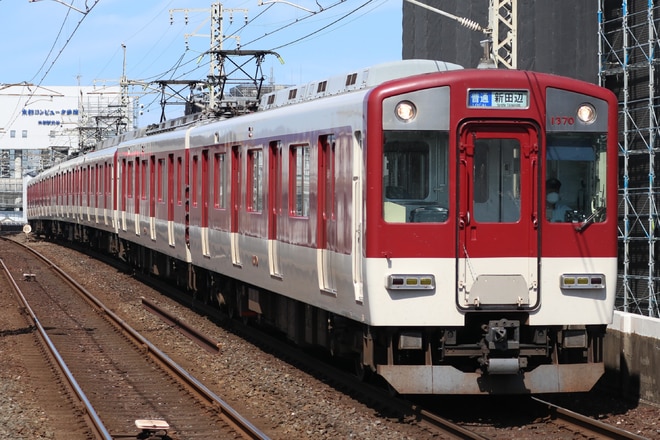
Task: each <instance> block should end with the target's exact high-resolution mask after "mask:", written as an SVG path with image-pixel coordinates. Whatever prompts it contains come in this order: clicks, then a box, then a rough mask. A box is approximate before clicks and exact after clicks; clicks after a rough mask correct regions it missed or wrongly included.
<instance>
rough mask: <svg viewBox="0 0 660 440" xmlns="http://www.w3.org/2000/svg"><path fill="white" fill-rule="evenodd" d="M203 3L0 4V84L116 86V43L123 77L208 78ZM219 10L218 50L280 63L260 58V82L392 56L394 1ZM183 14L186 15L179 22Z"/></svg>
mask: <svg viewBox="0 0 660 440" xmlns="http://www.w3.org/2000/svg"><path fill="white" fill-rule="evenodd" d="M261 2H263V4H261V5H260V3H261ZM62 3H66V4H68V5H71V6H72V7H73V8H75V9H78V10H81V11H88V12H87V14H82V13H80V12H77V11H76V10H74V9H72V8H70V7H67V6H66V5H64V4H62ZM211 3H212V1H211V0H36V1H35V0H33V1H30V0H0V35H1V37H2V41H3V44H2V45H0V59H2V60H4V62H3V67H2V68H1V69H0V84H3V83H4V84H15V83H21V82H24V81H25V82H30V83H33V84H40V85H44V86H46V85H50V86H52V85H77V84H80V85H93V84H95V83H96V84H107V85H116V84H118V82H119V78H120V77H121V75H122V69H123V63H124V50H123V49H122V44H125V45H126V51H125V53H126V76H127V78H128V79H129V80H135V81H145V82H149V81H154V80H158V79H203V78H205V77H206V75H207V74H208V73H209V64H208V62H209V58H208V56H201V55H202V54H203V52H204V51H206V50H208V49H209V47H210V39H209V32H210V6H211ZM221 4H222V7H223V8H224V14H223V17H224V20H223V34H224V35H225V36H226V37H227V38H225V40H224V44H223V48H224V49H236V48H237V46H236V44H237V41H240V44H241V49H245V50H273V51H275V52H277V53H278V54H279V55H280V56H281V58H282V60H283V61H284V64H281V63H280V61H278V60H277V59H276V58H275V57H274V56H267V57H266V59H265V62H264V64H263V74H264V75H265V76H266V77H267V81H270V80H271V76H272V79H273V80H274V82H276V83H280V84H281V83H284V84H298V83H303V82H307V81H311V80H314V79H318V78H323V77H326V76H328V75H332V74H337V73H342V72H344V71H347V70H351V69H355V68H360V67H366V66H370V65H373V64H378V63H382V62H388V61H394V60H400V59H401V40H402V36H401V19H402V18H401V14H402V12H401V11H402V0H291V1H289V0H275V1H272V0H261V1H260V0H225V1H224V2H222V3H221ZM183 9H188V10H189V12H188V14H187V18H188V23H187V24H186V23H185V18H186V14H184V12H183V11H182V10H183ZM170 10H174V12H173V13H172V14H170ZM244 10H247V12H245V11H244ZM310 11H311V12H310ZM246 14H247V20H248V22H249V23H248V24H247V26H246V25H245V18H246ZM170 15H172V18H173V24H171V23H170ZM230 15H231V20H230ZM230 21H231V23H230ZM186 34H189V35H193V34H196V35H200V36H189V37H188V38H187V41H188V47H186V38H185V35H186ZM236 37H238V39H237V38H236ZM243 61H245V59H243ZM254 66H255V64H254V63H253V62H249V63H248V64H247V65H246V66H245V68H246V70H247V71H248V72H250V73H254V70H255V67H254ZM133 91H134V92H140V91H141V89H140V88H134V89H133ZM140 102H141V103H142V104H143V105H145V106H147V108H146V109H145V110H146V111H147V113H145V117H144V118H143V119H146V120H147V122H151V119H152V118H151V117H149V116H150V115H149V114H151V115H152V116H155V115H158V114H160V113H159V112H160V109H159V105H158V98H157V96H156V95H152V98H149V97H145V98H142V99H141V101H140ZM140 125H143V121H142V120H141V121H140Z"/></svg>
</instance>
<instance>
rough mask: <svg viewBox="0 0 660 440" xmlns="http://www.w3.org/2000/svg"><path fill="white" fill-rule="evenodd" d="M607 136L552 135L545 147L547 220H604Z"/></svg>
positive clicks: (590, 134)
mask: <svg viewBox="0 0 660 440" xmlns="http://www.w3.org/2000/svg"><path fill="white" fill-rule="evenodd" d="M606 141H607V137H606V136H605V135H603V134H592V133H589V134H576V133H562V134H553V135H549V136H548V138H547V150H546V164H545V165H546V182H545V200H546V204H545V207H546V210H545V217H546V220H548V221H550V222H585V221H588V222H596V223H598V222H602V221H605V200H606V187H607V185H606V163H607V150H606V144H607V142H606Z"/></svg>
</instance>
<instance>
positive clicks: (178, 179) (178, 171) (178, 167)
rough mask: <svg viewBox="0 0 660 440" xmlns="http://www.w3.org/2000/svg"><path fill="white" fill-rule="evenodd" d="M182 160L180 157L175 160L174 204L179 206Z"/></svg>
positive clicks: (182, 183) (181, 185) (181, 184)
mask: <svg viewBox="0 0 660 440" xmlns="http://www.w3.org/2000/svg"><path fill="white" fill-rule="evenodd" d="M183 185H184V182H183V159H182V158H181V156H179V157H177V158H176V185H175V188H176V203H177V204H178V205H179V206H181V192H182V189H183Z"/></svg>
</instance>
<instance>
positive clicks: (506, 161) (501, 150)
mask: <svg viewBox="0 0 660 440" xmlns="http://www.w3.org/2000/svg"><path fill="white" fill-rule="evenodd" d="M472 176H473V182H472V187H473V188H474V189H473V195H472V198H473V200H472V203H473V213H474V219H475V220H476V221H478V222H483V223H513V222H517V221H518V220H520V143H519V142H518V140H516V139H506V138H503V139H500V138H489V139H479V140H476V141H475V143H474V160H473V170H472Z"/></svg>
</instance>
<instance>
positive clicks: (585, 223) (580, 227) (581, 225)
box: [575, 207, 604, 232]
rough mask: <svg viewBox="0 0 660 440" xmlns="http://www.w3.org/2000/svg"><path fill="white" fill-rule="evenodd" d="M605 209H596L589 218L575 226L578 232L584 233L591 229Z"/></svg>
mask: <svg viewBox="0 0 660 440" xmlns="http://www.w3.org/2000/svg"><path fill="white" fill-rule="evenodd" d="M603 210H604V208H602V207H601V208H598V209H596V210H595V211H594V212H593V213H592V214H591V215H590V216H589V217H587V218H585V219H584V220H583V221H582V222H581V223H579V224H578V225H577V226H575V230H576V231H577V232H582V231H584V230H585V229H587V228H588V227H589V225H591V224H592V223H595V222H596V219H597V218H598V217H600V214H601V213H602V212H603Z"/></svg>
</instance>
